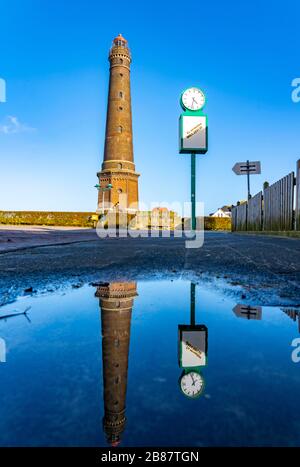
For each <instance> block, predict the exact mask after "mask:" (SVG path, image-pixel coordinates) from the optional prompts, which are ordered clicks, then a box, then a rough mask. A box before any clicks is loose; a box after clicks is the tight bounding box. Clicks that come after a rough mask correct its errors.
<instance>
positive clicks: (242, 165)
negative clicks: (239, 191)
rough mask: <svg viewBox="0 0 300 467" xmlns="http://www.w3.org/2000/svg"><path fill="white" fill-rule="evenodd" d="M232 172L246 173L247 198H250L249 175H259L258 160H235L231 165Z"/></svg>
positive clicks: (237, 173)
mask: <svg viewBox="0 0 300 467" xmlns="http://www.w3.org/2000/svg"><path fill="white" fill-rule="evenodd" d="M232 170H233V172H234V173H235V174H236V175H247V185H248V199H250V198H251V193H250V175H259V174H260V173H261V164H260V161H254V162H250V161H246V162H237V163H236V164H235V165H234V166H233V167H232Z"/></svg>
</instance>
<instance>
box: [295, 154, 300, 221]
mask: <svg viewBox="0 0 300 467" xmlns="http://www.w3.org/2000/svg"><path fill="white" fill-rule="evenodd" d="M295 221H296V230H300V159H298V160H297V168H296V212H295Z"/></svg>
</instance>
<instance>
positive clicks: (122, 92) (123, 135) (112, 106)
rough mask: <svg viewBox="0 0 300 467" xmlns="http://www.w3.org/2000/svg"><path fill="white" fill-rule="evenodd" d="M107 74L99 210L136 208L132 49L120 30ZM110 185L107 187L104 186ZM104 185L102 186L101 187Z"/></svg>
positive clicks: (128, 210)
mask: <svg viewBox="0 0 300 467" xmlns="http://www.w3.org/2000/svg"><path fill="white" fill-rule="evenodd" d="M109 62H110V77H109V92H108V103H107V116H106V133H105V146H104V158H103V164H102V170H101V171H100V172H98V173H97V176H98V177H99V185H100V189H99V198H98V210H100V212H103V208H104V210H107V207H108V206H106V205H105V203H108V202H109V203H111V205H110V206H112V209H113V210H119V209H122V210H125V211H127V212H132V213H134V212H136V210H137V209H138V177H139V174H138V173H136V171H135V165H134V160H133V143H132V116H131V95H130V64H131V53H130V50H129V48H128V43H127V40H126V39H124V37H122V35H121V34H119V36H117V37H116V38H115V39H114V40H113V43H112V47H111V49H110V52H109ZM110 185H112V188H111V189H106V188H107V186H109V187H110ZM103 188H104V190H102V189H103Z"/></svg>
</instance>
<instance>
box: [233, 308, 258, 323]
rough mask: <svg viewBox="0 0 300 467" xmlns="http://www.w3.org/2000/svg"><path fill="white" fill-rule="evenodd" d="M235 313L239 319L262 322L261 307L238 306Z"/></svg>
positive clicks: (234, 309) (234, 310)
mask: <svg viewBox="0 0 300 467" xmlns="http://www.w3.org/2000/svg"><path fill="white" fill-rule="evenodd" d="M233 312H234V314H235V315H236V317H237V318H245V319H256V320H261V316H262V308H261V306H250V305H236V306H235V307H234V308H233Z"/></svg>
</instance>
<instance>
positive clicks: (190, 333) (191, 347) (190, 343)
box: [180, 329, 207, 368]
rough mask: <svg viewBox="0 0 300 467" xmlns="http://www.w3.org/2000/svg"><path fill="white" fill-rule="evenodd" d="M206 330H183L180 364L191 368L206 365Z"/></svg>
mask: <svg viewBox="0 0 300 467" xmlns="http://www.w3.org/2000/svg"><path fill="white" fill-rule="evenodd" d="M206 346H207V331H206V329H201V330H183V331H182V333H181V359H180V360H181V366H182V367H183V368H193V367H198V366H205V365H206V357H207V355H206V353H207V348H206Z"/></svg>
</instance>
